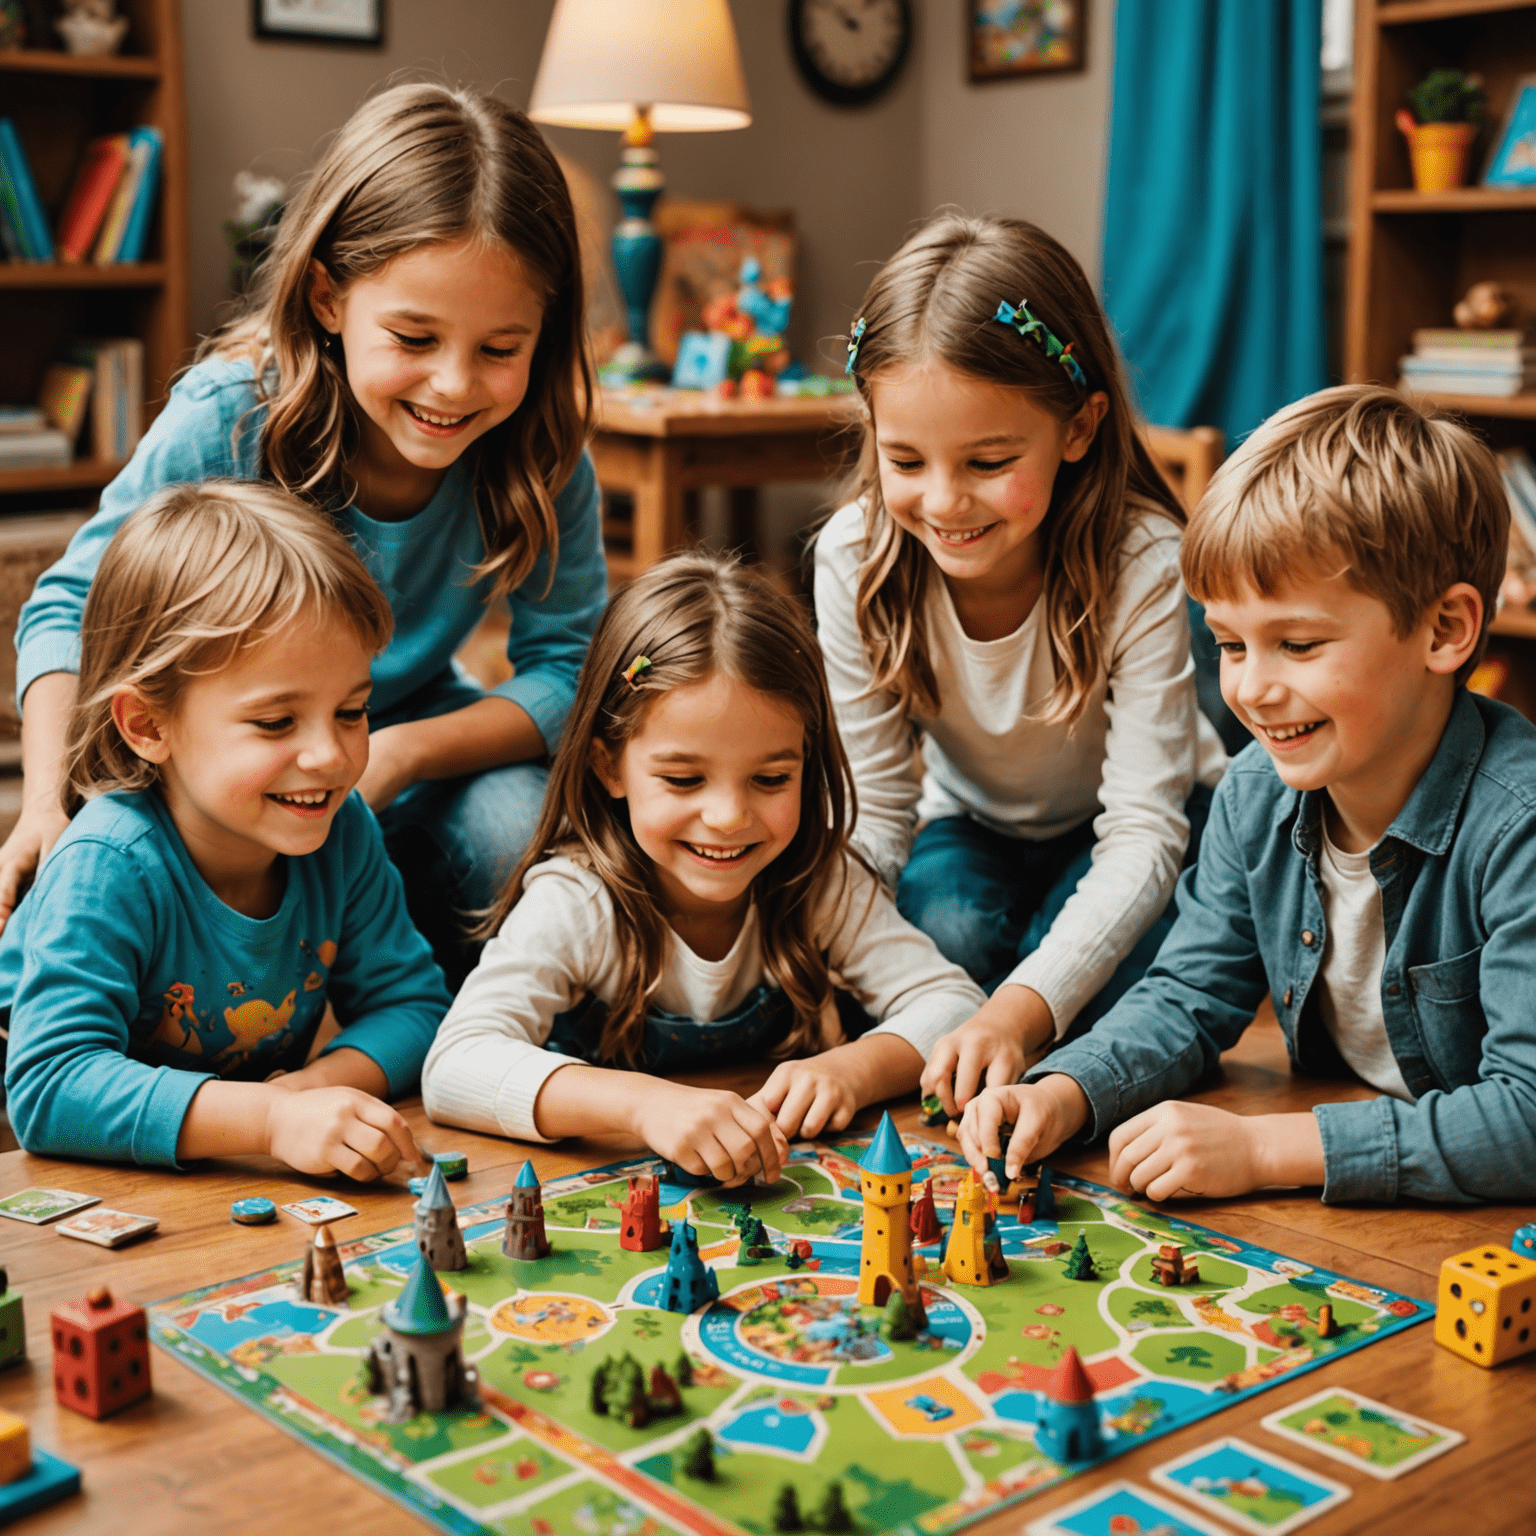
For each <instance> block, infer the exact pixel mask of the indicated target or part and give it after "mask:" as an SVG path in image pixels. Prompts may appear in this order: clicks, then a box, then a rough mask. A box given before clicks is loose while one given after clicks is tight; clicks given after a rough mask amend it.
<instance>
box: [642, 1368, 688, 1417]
mask: <svg viewBox="0 0 1536 1536" xmlns="http://www.w3.org/2000/svg"><path fill="white" fill-rule="evenodd" d="M645 1400H646V1403H647V1404H648V1406H649V1407H650V1410H651V1417H652V1418H653V1419H668V1418H671V1417H672V1415H673V1414H677V1413H681V1412H682V1411H683V1389H682V1387H681V1386H680V1385H679V1384H678V1382H677V1380H676V1378H675V1377H673V1376H671V1375H669V1374H668V1372H667V1368H666V1366H664V1365H653V1366H652V1367H651V1375H650V1380H649V1381H647V1383H646V1386H645Z"/></svg>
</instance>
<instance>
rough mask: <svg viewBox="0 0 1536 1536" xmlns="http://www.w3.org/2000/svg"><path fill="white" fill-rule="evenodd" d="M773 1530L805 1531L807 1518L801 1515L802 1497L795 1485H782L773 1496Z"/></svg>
mask: <svg viewBox="0 0 1536 1536" xmlns="http://www.w3.org/2000/svg"><path fill="white" fill-rule="evenodd" d="M773 1528H774V1530H776V1531H803V1530H804V1529H805V1516H804V1515H802V1514H801V1513H800V1495H799V1493H798V1492H797V1491H796V1489H795V1485H794V1484H793V1483H780V1484H779V1490H778V1492H777V1493H776V1494H774V1496H773Z"/></svg>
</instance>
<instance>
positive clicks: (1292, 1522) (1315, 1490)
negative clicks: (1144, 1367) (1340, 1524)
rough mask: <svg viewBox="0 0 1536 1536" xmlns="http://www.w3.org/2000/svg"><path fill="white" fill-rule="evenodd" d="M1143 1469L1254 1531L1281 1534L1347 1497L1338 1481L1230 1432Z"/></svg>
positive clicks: (1266, 1535) (1258, 1535)
mask: <svg viewBox="0 0 1536 1536" xmlns="http://www.w3.org/2000/svg"><path fill="white" fill-rule="evenodd" d="M1148 1475H1149V1476H1150V1477H1151V1479H1152V1481H1153V1482H1154V1483H1158V1484H1160V1485H1161V1486H1162V1487H1164V1488H1167V1489H1170V1490H1171V1491H1172V1492H1174V1493H1177V1494H1182V1495H1183V1497H1184V1498H1186V1499H1189V1500H1190V1501H1191V1502H1192V1503H1194V1504H1197V1505H1199V1506H1201V1507H1202V1508H1205V1509H1209V1510H1212V1511H1218V1512H1219V1513H1220V1514H1221V1515H1222V1516H1223V1517H1224V1518H1225V1519H1227V1520H1230V1521H1231V1522H1232V1524H1233V1525H1235V1526H1237V1527H1238V1528H1239V1529H1240V1530H1244V1531H1253V1532H1254V1533H1255V1536H1285V1532H1287V1531H1294V1530H1296V1529H1297V1528H1298V1527H1299V1526H1303V1525H1306V1524H1307V1522H1308V1521H1310V1520H1314V1519H1316V1518H1317V1516H1318V1515H1320V1514H1322V1513H1323V1511H1324V1510H1328V1509H1332V1508H1333V1507H1334V1506H1335V1505H1337V1504H1342V1503H1343V1502H1344V1501H1345V1499H1347V1498H1348V1497H1349V1489H1348V1488H1346V1487H1345V1486H1344V1485H1343V1484H1342V1483H1336V1482H1334V1481H1333V1479H1332V1478H1328V1477H1323V1476H1321V1475H1320V1474H1318V1473H1316V1472H1309V1471H1307V1469H1306V1468H1305V1467H1298V1466H1297V1465H1296V1463H1295V1462H1294V1461H1287V1460H1286V1459H1285V1458H1284V1457H1283V1456H1276V1455H1275V1454H1274V1452H1272V1451H1261V1450H1260V1449H1259V1448H1258V1447H1257V1446H1254V1445H1249V1444H1248V1442H1247V1441H1246V1440H1238V1439H1235V1438H1228V1439H1225V1440H1213V1441H1212V1442H1211V1443H1210V1444H1209V1445H1202V1446H1200V1447H1199V1448H1198V1449H1197V1450H1193V1451H1190V1452H1189V1453H1188V1454H1187V1455H1184V1456H1180V1457H1178V1458H1177V1459H1176V1460H1174V1461H1165V1462H1164V1463H1163V1464H1162V1466H1160V1467H1153V1469H1152V1471H1151V1472H1150V1474H1148Z"/></svg>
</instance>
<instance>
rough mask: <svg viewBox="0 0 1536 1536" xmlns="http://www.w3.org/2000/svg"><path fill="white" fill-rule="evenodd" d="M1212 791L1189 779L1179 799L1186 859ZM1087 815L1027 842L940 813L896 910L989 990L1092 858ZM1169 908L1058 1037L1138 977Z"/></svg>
mask: <svg viewBox="0 0 1536 1536" xmlns="http://www.w3.org/2000/svg"><path fill="white" fill-rule="evenodd" d="M1210 803H1211V792H1210V790H1208V789H1206V788H1205V787H1204V786H1203V785H1199V784H1197V785H1196V786H1195V789H1194V792H1193V793H1192V794H1191V795H1190V798H1189V802H1188V804H1187V805H1186V807H1185V814H1186V815H1187V816H1188V817H1189V821H1190V837H1189V852H1188V853H1187V854H1186V855H1185V864H1186V866H1187V865H1188V864H1191V863H1193V862H1194V859H1195V856H1196V854H1197V853H1198V851H1199V842H1200V833H1201V831H1202V830H1203V829H1204V826H1205V818H1206V815H1207V814H1208V812H1209V809H1210ZM1093 844H1094V836H1093V823H1092V822H1091V821H1089V822H1084V823H1083V825H1082V826H1080V827H1074V828H1073V829H1072V830H1071V831H1070V832H1064V833H1062V835H1061V836H1060V837H1053V838H1047V839H1045V840H1044V841H1042V842H1031V841H1029V840H1028V839H1026V838H1022V837H1009V836H1007V835H1006V834H1004V833H1002V832H994V831H993V830H992V829H991V828H990V827H986V826H983V825H982V824H981V823H980V822H979V821H974V820H972V819H971V817H969V816H944V817H941V818H940V819H939V820H937V821H931V822H929V823H928V825H927V826H926V827H924V828H923V829H922V831H920V832H919V833H918V834H917V838H916V840H915V841H914V842H913V844H912V854H911V857H910V858H909V859H908V860H907V866H906V868H905V869H904V870H902V872H901V879H900V881H899V883H898V884H897V887H896V906H897V908H898V910H899V911H900V912H901V915H902V916H903V917H904V918H906V920H907V921H908V922H909V923H912V924H913V925H914V926H915V927H918V928H921V929H922V930H923V932H924V933H926V934H927V935H928V936H929V938H931V939H932V940H933V942H934V943H935V944H937V945H938V946H939V949H940V951H941V952H942V953H943V955H944V957H945V958H946V959H948V960H953V961H954V962H955V964H956V965H958V966H960V967H962V968H963V969H964V970H965V971H966V972H967V974H969V976H970V977H971V979H972V980H973V981H974V982H975V983H976V984H977V985H978V986H979V987H980V988H981V989H982V990H983V991H984V992H986V994H987V995H988V996H989V997H990V996H991V995H992V993H993V992H995V991H996V990H997V989H998V988H999V987H1000V986H1001V985H1002V984H1003V983H1004V982H1005V981H1006V980H1007V979H1008V977H1009V976H1010V975H1012V974H1013V970H1014V967H1015V966H1017V965H1018V963H1019V962H1020V961H1021V960H1023V959H1024V958H1025V956H1026V955H1030V954H1033V953H1034V951H1035V950H1036V949H1038V948H1039V946H1040V942H1041V940H1043V939H1044V938H1045V936H1046V934H1047V933H1049V932H1050V928H1051V924H1052V923H1054V922H1055V921H1056V918H1057V916H1058V915H1059V914H1060V912H1061V909H1062V908H1063V907H1064V906H1065V905H1066V904H1067V899H1068V898H1069V897H1070V896H1071V895H1072V893H1073V891H1075V890H1076V889H1077V884H1078V881H1080V880H1081V879H1082V878H1083V876H1084V875H1085V874H1087V872H1088V866H1089V865H1090V863H1092V860H1093ZM1173 917H1174V911H1173V907H1172V904H1171V903H1170V905H1169V907H1168V910H1167V911H1166V912H1164V913H1163V914H1162V916H1160V917H1159V918H1158V919H1157V921H1156V922H1155V923H1153V924H1152V926H1151V927H1150V928H1149V929H1148V930H1147V931H1146V932H1145V933H1144V934H1143V935H1142V936H1141V938H1140V939H1138V940H1137V941H1136V943H1135V945H1134V946H1133V947H1132V949H1131V952H1130V953H1129V954H1128V955H1127V956H1126V957H1125V959H1124V960H1122V961H1121V962H1120V964H1119V966H1118V967H1117V968H1116V969H1115V971H1114V974H1113V975H1112V976H1111V977H1110V978H1109V980H1108V981H1107V982H1105V983H1104V985H1103V987H1102V988H1100V990H1099V991H1098V993H1097V994H1096V995H1095V996H1094V997H1093V998H1092V999H1091V1001H1089V1002H1088V1003H1087V1004H1086V1005H1085V1006H1084V1007H1083V1009H1082V1011H1081V1012H1080V1013H1079V1014H1078V1015H1077V1017H1076V1018H1075V1019H1073V1021H1072V1024H1071V1027H1070V1028H1069V1030H1068V1031H1067V1035H1066V1037H1065V1038H1068V1039H1070V1038H1072V1037H1073V1036H1075V1035H1079V1034H1081V1033H1082V1032H1083V1031H1084V1030H1086V1029H1087V1028H1089V1026H1090V1025H1092V1024H1093V1023H1094V1021H1095V1020H1096V1019H1099V1018H1101V1017H1102V1016H1103V1015H1104V1014H1105V1013H1107V1012H1108V1011H1109V1009H1110V1008H1111V1007H1113V1006H1114V1004H1115V1003H1116V1002H1117V1001H1118V1000H1119V999H1120V998H1121V997H1122V996H1123V995H1124V994H1125V993H1126V992H1128V991H1129V990H1130V989H1131V987H1133V986H1134V985H1135V984H1136V983H1137V982H1138V981H1140V980H1141V978H1142V975H1143V974H1144V973H1145V971H1146V969H1147V967H1148V966H1149V965H1151V963H1152V961H1153V960H1154V959H1155V958H1156V956H1157V951H1158V949H1159V948H1160V947H1161V946H1162V942H1163V940H1164V939H1165V938H1167V937H1168V934H1169V932H1170V931H1171V930H1172V927H1173Z"/></svg>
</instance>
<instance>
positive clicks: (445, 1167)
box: [428, 1152, 469, 1180]
mask: <svg viewBox="0 0 1536 1536" xmlns="http://www.w3.org/2000/svg"><path fill="white" fill-rule="evenodd" d="M432 1166H433V1167H434V1168H438V1169H441V1170H442V1175H443V1177H444V1178H445V1179H452V1180H458V1179H467V1178H468V1177H469V1156H468V1154H467V1153H464V1152H434V1153H432ZM428 1177H429V1178H430V1177H431V1175H430V1174H429V1175H428Z"/></svg>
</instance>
